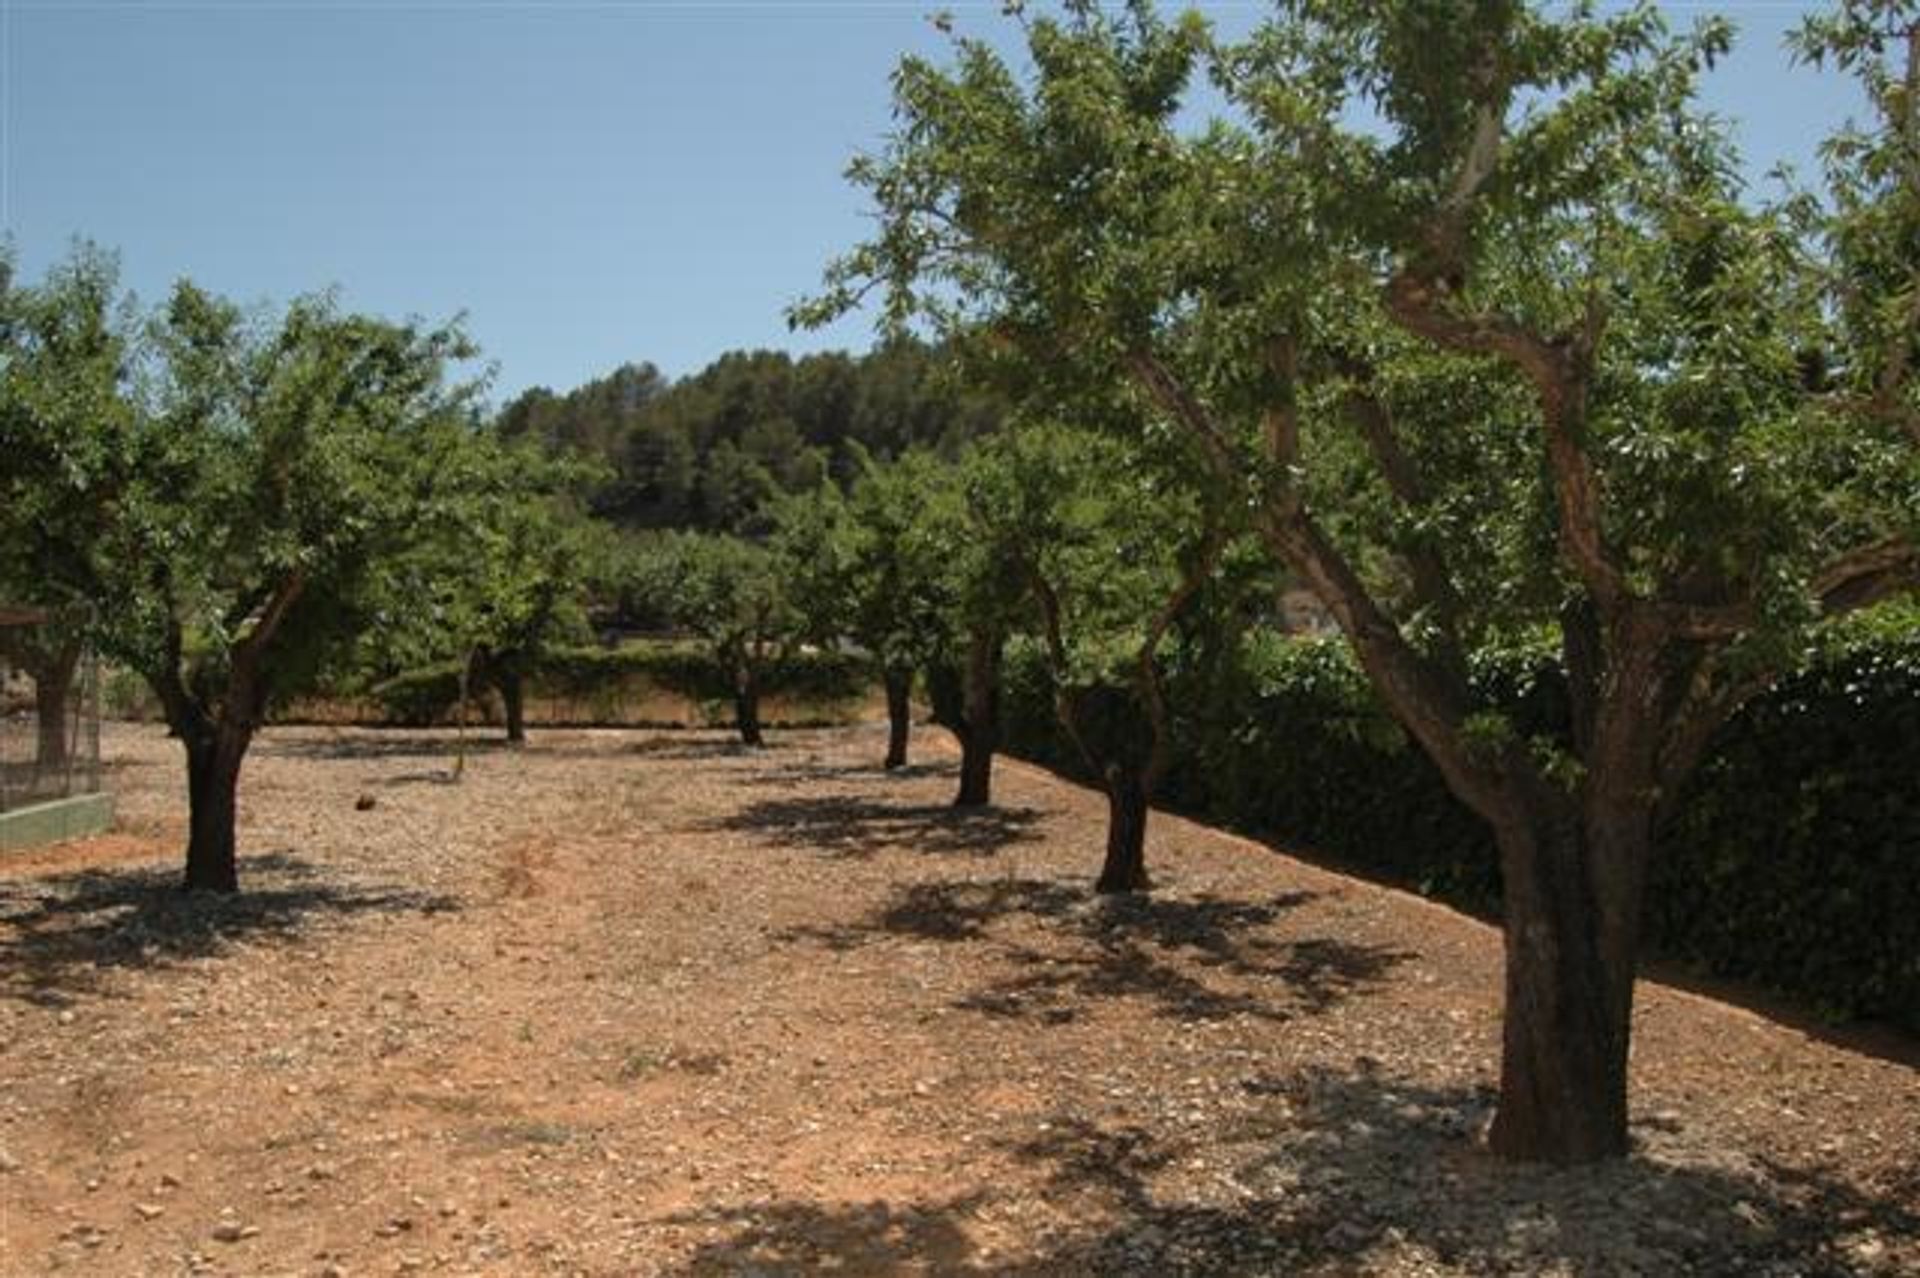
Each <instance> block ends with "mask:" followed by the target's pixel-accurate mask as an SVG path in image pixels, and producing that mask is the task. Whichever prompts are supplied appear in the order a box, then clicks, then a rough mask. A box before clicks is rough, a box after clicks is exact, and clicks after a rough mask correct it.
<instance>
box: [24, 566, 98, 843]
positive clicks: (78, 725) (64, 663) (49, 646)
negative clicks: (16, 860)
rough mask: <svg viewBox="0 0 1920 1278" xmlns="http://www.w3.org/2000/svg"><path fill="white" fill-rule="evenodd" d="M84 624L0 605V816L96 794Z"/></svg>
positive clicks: (92, 686)
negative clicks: (31, 807)
mask: <svg viewBox="0 0 1920 1278" xmlns="http://www.w3.org/2000/svg"><path fill="white" fill-rule="evenodd" d="M85 623H86V618H85V616H84V615H81V614H78V613H75V612H73V611H71V610H67V611H60V610H48V609H40V608H21V607H11V606H9V605H7V604H5V603H0V812H11V811H14V810H15V809H18V808H24V807H30V806H32V805H33V804H36V803H46V802H48V801H49V800H52V799H64V798H68V797H70V796H73V795H76V794H96V793H98V792H99V790H100V666H99V662H98V661H97V660H96V658H95V657H94V654H93V651H92V649H91V648H90V647H89V646H88V644H87V642H86V634H87V626H86V624H85Z"/></svg>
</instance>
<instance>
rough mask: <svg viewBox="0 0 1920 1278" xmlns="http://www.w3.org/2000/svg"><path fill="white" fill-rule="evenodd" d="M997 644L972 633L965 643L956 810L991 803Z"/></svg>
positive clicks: (996, 731) (997, 695) (992, 638)
mask: <svg viewBox="0 0 1920 1278" xmlns="http://www.w3.org/2000/svg"><path fill="white" fill-rule="evenodd" d="M999 699H1000V640H999V637H998V636H997V635H992V634H988V633H984V632H979V633H975V634H974V635H973V636H972V637H970V638H969V639H968V641H967V671H966V689H965V701H966V706H965V711H964V714H965V722H963V723H962V724H961V726H960V731H959V736H960V792H959V793H958V794H956V795H955V796H954V798H953V806H954V807H956V808H977V807H985V806H986V805H987V804H989V803H991V802H992V801H993V752H994V749H995V748H996V747H997V746H998V744H999V740H998V738H999V726H1000V724H999Z"/></svg>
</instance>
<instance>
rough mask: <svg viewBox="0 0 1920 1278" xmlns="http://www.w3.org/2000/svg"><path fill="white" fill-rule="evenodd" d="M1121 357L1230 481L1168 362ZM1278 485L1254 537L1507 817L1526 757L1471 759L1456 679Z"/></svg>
mask: <svg viewBox="0 0 1920 1278" xmlns="http://www.w3.org/2000/svg"><path fill="white" fill-rule="evenodd" d="M1128 363H1129V367H1130V368H1131V369H1132V371H1133V372H1134V375H1135V377H1136V378H1137V379H1138V380H1139V381H1140V383H1141V386H1142V389H1143V390H1145V391H1146V393H1147V394H1148V396H1149V397H1150V398H1151V399H1152V400H1153V401H1154V402H1155V403H1156V404H1158V405H1159V406H1160V408H1161V410H1162V411H1163V412H1165V413H1166V414H1167V415H1168V416H1169V417H1171V418H1173V419H1174V421H1176V422H1177V423H1179V424H1181V425H1183V426H1185V427H1186V428H1187V429H1188V431H1189V432H1190V433H1191V434H1192V435H1193V436H1194V437H1195V438H1196V439H1197V440H1199V442H1200V444H1201V446H1202V449H1203V450H1204V451H1205V453H1206V455H1207V457H1208V458H1209V459H1210V461H1211V462H1212V464H1213V465H1214V468H1215V469H1216V471H1217V472H1218V473H1219V475H1220V477H1221V478H1222V480H1223V481H1225V482H1227V483H1235V482H1237V481H1238V480H1240V479H1241V478H1242V476H1241V475H1240V472H1239V468H1238V465H1237V463H1236V458H1235V453H1234V449H1233V446H1232V445H1231V443H1229V442H1228V440H1227V437H1226V434H1225V432H1224V431H1222V430H1221V429H1220V427H1219V424H1218V423H1216V422H1215V421H1214V420H1213V416H1212V414H1211V413H1209V412H1208V411H1207V408H1206V406H1205V405H1204V404H1202V403H1201V402H1200V401H1199V400H1198V399H1197V398H1195V396H1194V395H1193V394H1192V392H1190V391H1189V390H1188V389H1187V388H1186V387H1185V385H1183V384H1182V383H1181V381H1180V380H1179V378H1178V377H1177V376H1176V375H1175V374H1174V373H1173V372H1172V370H1170V369H1168V368H1167V367H1166V366H1165V365H1164V364H1163V363H1161V362H1160V361H1159V360H1157V359H1155V358H1153V357H1152V356H1151V355H1150V354H1146V353H1143V352H1136V353H1135V354H1134V355H1133V356H1131V357H1130V358H1129V361H1128ZM1280 484H1281V487H1280V489H1279V490H1278V491H1277V492H1269V493H1268V495H1267V497H1266V499H1265V501H1263V502H1262V504H1261V505H1260V506H1259V507H1258V509H1257V510H1256V512H1255V516H1254V524H1255V528H1256V530H1257V531H1258V532H1259V534H1260V536H1261V539H1262V540H1263V541H1265V542H1266V543H1267V546H1268V548H1269V549H1270V550H1271V551H1272V552H1273V554H1274V555H1275V557H1277V558H1278V559H1279V560H1280V561H1281V562H1282V563H1284V564H1286V565H1287V567H1288V568H1290V569H1291V570H1292V571H1293V572H1295V573H1296V574H1298V575H1299V576H1300V577H1301V579H1302V580H1304V581H1305V582H1306V583H1307V585H1308V587H1309V588H1310V589H1311V590H1312V591H1313V592H1314V594H1315V595H1316V596H1318V597H1319V599H1320V602H1321V603H1322V604H1323V605H1324V606H1325V607H1326V608H1327V610H1328V611H1329V612H1331V613H1332V614H1333V617H1334V620H1335V621H1336V622H1338V623H1339V626H1340V629H1341V631H1342V632H1343V633H1344V634H1345V635H1346V636H1347V640H1348V642H1349V643H1351V644H1352V645H1353V650H1354V653H1355V655H1356V656H1357V657H1358V658H1359V661H1360V664H1361V666H1362V667H1363V668H1364V669H1365V670H1366V671H1367V674H1368V676H1369V677H1370V678H1371V680H1372V682H1373V685H1374V687H1375V688H1376V689H1378V690H1379V692H1380V694H1381V696H1382V697H1383V698H1384V699H1385V700H1386V702H1387V705H1388V707H1389V708H1390V709H1391V710H1392V711H1393V713H1394V715H1395V717H1396V718H1398V719H1399V721H1400V722H1401V723H1402V724H1403V725H1404V726H1405V727H1406V729H1407V731H1409V732H1410V733H1412V734H1413V736H1414V738H1415V739H1416V740H1418V741H1419V742H1420V744H1421V745H1422V746H1424V747H1425V748H1426V751H1427V753H1428V755H1429V756H1430V757H1431V758H1432V759H1433V761H1434V763H1435V765H1436V766H1437V767H1439V769H1440V771H1441V772H1442V774H1444V775H1445V776H1446V778H1447V781H1448V783H1449V784H1450V785H1451V786H1452V787H1453V789H1454V792H1455V793H1456V794H1458V795H1460V796H1461V797H1462V798H1463V799H1465V800H1466V801H1467V802H1468V803H1469V804H1471V805H1472V806H1473V807H1474V808H1475V809H1476V810H1477V811H1479V812H1480V814H1481V815H1482V816H1486V817H1488V818H1489V819H1495V818H1496V816H1502V817H1503V816H1505V815H1507V814H1508V813H1509V812H1510V810H1511V808H1512V806H1513V804H1514V803H1515V802H1516V799H1515V796H1514V791H1513V783H1512V780H1511V778H1513V777H1517V776H1532V775H1533V773H1534V771H1535V769H1534V768H1533V766H1532V764H1531V763H1530V762H1529V761H1528V760H1527V759H1526V757H1525V756H1524V755H1523V754H1514V753H1511V752H1510V753H1509V755H1507V756H1503V757H1502V758H1500V759H1499V760H1497V761H1487V760H1481V759H1477V758H1476V757H1475V755H1474V752H1473V751H1472V750H1471V749H1470V748H1469V747H1468V745H1467V741H1466V735H1465V731H1464V725H1465V723H1466V720H1467V717H1468V714H1469V713H1470V711H1469V709H1468V707H1469V706H1470V704H1471V697H1470V694H1469V692H1468V690H1467V687H1466V684H1465V681H1464V680H1463V679H1462V678H1460V677H1459V676H1458V675H1457V674H1456V673H1451V672H1449V671H1447V670H1445V669H1444V668H1442V667H1440V666H1438V665H1436V664H1435V663H1434V662H1432V661H1430V660H1429V659H1428V658H1426V657H1424V656H1422V655H1421V654H1420V653H1419V652H1418V651H1416V650H1415V649H1414V647H1413V646H1412V645H1411V644H1409V643H1408V642H1407V640H1406V638H1405V636H1403V635H1402V634H1401V633H1400V629H1399V627H1398V626H1397V625H1395V624H1394V622H1393V619H1392V618H1390V617H1389V616H1387V615H1386V613H1385V612H1384V611H1383V610H1382V609H1381V608H1380V605H1379V604H1378V602H1377V601H1375V599H1374V598H1373V596H1372V594H1371V593H1370V592H1369V591H1368V590H1367V587H1366V585H1365V583H1364V582H1362V581H1361V579H1360V575H1359V573H1358V572H1356V571H1355V570H1354V569H1353V566H1352V565H1351V564H1349V563H1348V562H1347V561H1346V558H1345V557H1344V556H1343V555H1341V553H1340V552H1339V550H1338V549H1337V548H1336V547H1335V546H1334V544H1333V542H1332V541H1331V540H1330V539H1329V538H1328V537H1327V536H1326V534H1325V533H1324V532H1322V531H1321V529H1320V526H1319V524H1318V523H1317V522H1316V521H1315V520H1314V518H1313V516H1312V515H1311V514H1310V513H1309V512H1308V511H1307V509H1306V506H1305V503H1303V502H1302V501H1301V500H1300V496H1299V492H1298V490H1297V489H1296V488H1295V487H1294V486H1293V484H1292V483H1291V481H1290V480H1289V479H1288V478H1287V477H1286V476H1285V475H1282V477H1281V479H1280Z"/></svg>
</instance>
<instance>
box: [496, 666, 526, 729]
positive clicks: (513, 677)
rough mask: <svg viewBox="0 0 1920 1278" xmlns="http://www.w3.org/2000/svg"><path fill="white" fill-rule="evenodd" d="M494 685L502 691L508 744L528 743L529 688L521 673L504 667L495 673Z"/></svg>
mask: <svg viewBox="0 0 1920 1278" xmlns="http://www.w3.org/2000/svg"><path fill="white" fill-rule="evenodd" d="M494 685H495V686H496V687H498V688H499V689H500V704H501V706H502V707H503V708H504V710H505V712H506V716H507V744H508V745H512V746H519V745H525V744H526V743H527V688H526V680H525V679H524V678H522V677H521V674H520V671H519V670H517V669H515V668H514V667H513V666H511V665H503V666H501V667H499V669H498V670H497V671H496V672H495V675H494Z"/></svg>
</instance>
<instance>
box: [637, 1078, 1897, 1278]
mask: <svg viewBox="0 0 1920 1278" xmlns="http://www.w3.org/2000/svg"><path fill="white" fill-rule="evenodd" d="M1240 1093H1241V1094H1240V1096H1239V1098H1238V1103H1229V1104H1225V1105H1223V1106H1221V1107H1220V1108H1219V1109H1217V1110H1216V1111H1215V1112H1214V1113H1212V1114H1209V1115H1208V1117H1207V1120H1206V1121H1205V1122H1204V1123H1200V1124H1193V1123H1188V1124H1183V1125H1174V1124H1171V1123H1164V1124H1161V1125H1160V1126H1159V1127H1158V1128H1154V1127H1147V1126H1143V1125H1140V1124H1138V1123H1125V1122H1103V1121H1100V1120H1097V1119H1094V1118H1089V1117H1086V1116H1084V1115H1074V1114H1055V1115H1051V1116H1049V1117H1048V1118H1047V1120H1046V1121H1044V1122H1039V1123H1037V1124H1035V1125H1034V1126H1033V1127H1032V1129H1031V1130H1029V1131H1028V1132H1026V1133H1023V1134H1018V1135H1010V1136H1007V1137H1005V1138H1003V1139H1002V1140H1000V1141H999V1142H997V1145H996V1150H997V1152H998V1153H999V1154H1000V1155H1002V1156H1003V1157H1005V1158H1008V1159H1011V1161H1012V1162H1013V1163H1014V1165H1015V1166H1016V1167H1017V1168H1022V1169H1024V1170H1025V1172H1026V1173H1027V1174H1025V1175H1022V1174H1018V1173H1016V1174H1014V1175H1008V1174H1007V1172H1006V1169H1005V1167H1004V1165H1003V1164H1001V1163H999V1162H998V1161H997V1160H996V1161H995V1162H994V1163H992V1164H987V1165H983V1166H982V1168H981V1170H980V1178H981V1180H982V1181H983V1182H984V1183H986V1184H988V1185H990V1186H991V1187H990V1188H982V1189H979V1190H976V1191H973V1192H970V1193H965V1194H962V1195H960V1196H957V1197H952V1198H945V1199H940V1200H931V1201H925V1202H908V1203H901V1202H898V1201H895V1202H893V1203H863V1204H827V1203H820V1202H814V1201H810V1200H806V1199H799V1198H795V1199H785V1200H777V1201H775V1202H772V1203H755V1204H752V1205H742V1206H738V1207H733V1206H719V1207H714V1208H710V1209H706V1210H703V1211H697V1212H691V1213H684V1214H682V1215H679V1216H676V1217H672V1218H670V1221H669V1222H666V1223H675V1224H682V1225H695V1226H706V1227H708V1228H709V1229H712V1228H718V1229H720V1230H722V1231H723V1233H722V1234H721V1236H719V1237H717V1238H709V1239H708V1240H706V1241H704V1242H702V1243H701V1244H700V1245H699V1247H698V1248H697V1249H696V1251H695V1252H694V1253H693V1255H692V1256H691V1257H689V1258H688V1260H687V1261H686V1262H685V1263H684V1265H683V1266H682V1267H681V1268H680V1269H678V1270H677V1271H675V1272H680V1273H687V1274H707V1273H719V1272H730V1273H738V1272H748V1271H751V1272H756V1273H762V1274H801V1273H812V1272H821V1271H831V1272H835V1273H846V1274H891V1273H944V1274H985V1273H993V1274H1013V1275H1032V1276H1035V1278H1038V1276H1039V1275H1051V1274H1063V1273H1070V1274H1103V1275H1104V1274H1128V1275H1149V1274H1151V1275H1162V1274H1191V1275H1216V1274H1219V1275H1225V1274H1269V1273H1274V1274H1281V1273H1314V1274H1331V1273H1339V1274H1349V1273H1372V1272H1383V1271H1391V1272H1403V1271H1404V1272H1429V1271H1435V1270H1438V1271H1448V1272H1461V1273H1537V1272H1543V1271H1553V1272H1572V1273H1685V1272H1693V1273H1754V1274H1777V1275H1783V1276H1784V1275H1788V1274H1794V1275H1801V1274H1809V1275H1811V1274H1820V1275H1826V1274H1833V1275H1839V1274H1886V1275H1892V1274H1895V1273H1899V1272H1901V1271H1902V1268H1903V1266H1905V1265H1907V1264H1910V1263H1911V1262H1912V1260H1913V1259H1914V1258H1915V1257H1916V1256H1920V1215H1916V1211H1915V1209H1914V1207H1913V1206H1912V1205H1911V1204H1910V1203H1908V1202H1905V1201H1902V1200H1900V1199H1898V1198H1896V1197H1892V1196H1890V1195H1888V1194H1885V1193H1881V1192H1869V1191H1865V1190H1863V1189H1862V1188H1861V1187H1860V1186H1858V1185H1855V1184H1851V1183H1849V1182H1847V1181H1845V1180H1843V1179H1841V1178H1839V1177H1838V1176H1836V1175H1834V1174H1833V1173H1831V1172H1830V1171H1828V1170H1826V1169H1822V1168H1819V1167H1786V1166H1783V1165H1781V1164H1778V1163H1769V1162H1767V1161H1765V1160H1764V1159H1757V1158H1752V1157H1749V1156H1746V1155H1744V1154H1743V1153H1742V1152H1741V1151H1737V1150H1720V1149H1712V1148H1700V1147H1693V1148H1685V1147H1678V1146H1674V1145H1671V1144H1660V1143H1657V1142H1659V1141H1661V1140H1662V1139H1663V1138H1661V1137H1659V1136H1658V1134H1655V1135H1654V1136H1653V1137H1652V1138H1650V1139H1648V1140H1643V1142H1642V1144H1643V1146H1649V1145H1650V1146H1653V1148H1650V1149H1647V1148H1643V1149H1642V1151H1641V1152H1637V1153H1636V1154H1635V1155H1634V1156H1633V1157H1631V1158H1628V1159H1625V1160H1622V1161H1620V1162H1618V1163H1614V1164H1609V1165H1604V1166H1600V1167H1590V1168H1576V1169H1565V1170H1558V1169H1551V1168H1543V1167H1539V1166H1519V1165H1510V1164H1502V1163H1499V1162H1497V1161H1495V1160H1494V1159H1492V1158H1491V1157H1489V1156H1488V1155H1487V1154H1486V1153H1485V1152H1484V1151H1483V1150H1482V1149H1481V1148H1480V1147H1479V1146H1478V1145H1477V1144H1476V1138H1475V1133H1477V1132H1478V1131H1479V1129H1480V1128H1481V1127H1482V1126H1483V1125H1484V1123H1485V1121H1486V1118H1487V1116H1488V1114H1489V1112H1490V1108H1491V1100H1492V1098H1491V1094H1490V1093H1489V1092H1488V1091H1486V1090H1485V1089H1481V1088H1473V1087H1445V1086H1422V1085H1418V1084H1413V1083H1407V1082H1404V1081H1401V1080H1396V1079H1389V1078H1385V1077H1381V1076H1377V1075H1375V1074H1372V1073H1367V1072H1360V1073H1353V1074H1342V1073H1334V1072H1330V1071H1329V1072H1307V1073H1302V1074H1299V1075H1295V1076H1290V1077H1287V1078H1283V1079H1272V1078H1247V1079H1243V1080H1241V1086H1240ZM989 1121H991V1120H989ZM1018 1121H1021V1122H1022V1123H1027V1122H1030V1121H1032V1120H1018ZM990 1218H991V1219H993V1220H994V1221H995V1223H996V1225H997V1226H998V1227H999V1228H1000V1229H1001V1230H1002V1231H1004V1230H1005V1226H1006V1222H1008V1221H1014V1222H1019V1221H1022V1220H1024V1221H1026V1222H1030V1223H1028V1224H1026V1225H1025V1226H1021V1225H1019V1224H1016V1225H1015V1229H1014V1232H1016V1233H1017V1234H1019V1235H1020V1241H1019V1242H1018V1243H1017V1244H1016V1245H1015V1246H1013V1247H1010V1248H1008V1249H1007V1250H1004V1251H999V1252H990V1251H988V1250H987V1249H986V1246H985V1243H984V1241H983V1240H984V1237H985V1235H986V1233H987V1231H986V1230H984V1229H983V1228H982V1224H983V1222H985V1221H986V1220H988V1219H990ZM1061 1220H1066V1221H1069V1222H1072V1223H1071V1224H1069V1225H1068V1226H1067V1227H1066V1228H1065V1229H1064V1230H1061V1229H1059V1228H1057V1224H1056V1223H1057V1222H1059V1221H1061ZM1050 1226H1053V1227H1052V1228H1050ZM1909 1272H1910V1271H1909Z"/></svg>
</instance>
